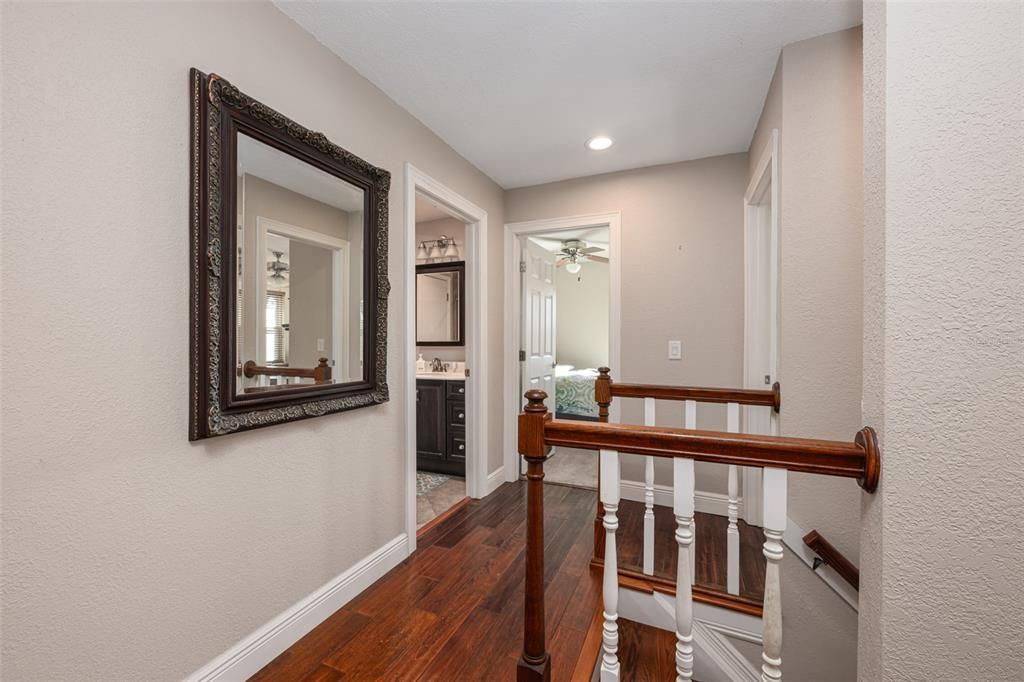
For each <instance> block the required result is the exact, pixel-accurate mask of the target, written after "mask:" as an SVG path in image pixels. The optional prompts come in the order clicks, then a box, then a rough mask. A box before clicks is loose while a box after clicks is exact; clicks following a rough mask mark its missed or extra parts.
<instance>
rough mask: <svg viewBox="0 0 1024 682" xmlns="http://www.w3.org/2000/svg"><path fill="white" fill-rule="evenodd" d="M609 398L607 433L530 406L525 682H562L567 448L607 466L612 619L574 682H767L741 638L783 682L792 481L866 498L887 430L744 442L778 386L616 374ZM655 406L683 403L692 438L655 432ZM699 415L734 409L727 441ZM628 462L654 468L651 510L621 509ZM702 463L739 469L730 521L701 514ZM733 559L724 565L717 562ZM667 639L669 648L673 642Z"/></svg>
mask: <svg viewBox="0 0 1024 682" xmlns="http://www.w3.org/2000/svg"><path fill="white" fill-rule="evenodd" d="M595 393H596V396H597V401H598V404H599V407H600V415H601V420H602V421H601V423H581V422H570V421H564V420H556V419H552V416H551V415H550V413H548V411H547V408H546V406H545V405H544V401H545V399H546V398H547V396H546V395H545V394H544V392H543V391H530V392H528V393H527V394H526V398H527V401H528V404H527V406H526V408H525V410H524V413H523V414H522V415H520V417H519V450H520V452H521V453H522V455H523V456H524V458H525V459H526V460H527V463H528V470H527V479H528V491H529V492H528V505H527V549H526V558H527V566H526V593H525V594H526V598H525V606H526V608H525V621H524V647H523V654H522V656H521V658H520V661H519V666H518V679H519V680H521V681H524V682H525V681H532V680H538V681H544V680H549V679H550V664H551V662H550V657H549V654H548V653H547V651H546V648H545V632H544V583H543V572H544V567H543V561H544V557H543V546H544V526H543V523H544V516H543V502H542V496H541V495H540V491H541V490H542V486H543V477H544V473H543V466H544V461H545V460H546V459H547V457H548V456H549V452H550V448H551V446H565V447H572V448H577V449H584V450H592V451H595V454H596V455H597V457H596V459H597V460H598V462H599V467H600V483H599V489H600V494H599V504H598V510H597V515H596V518H595V538H594V540H595V542H594V550H595V551H594V557H593V559H592V562H591V565H592V567H593V568H594V570H597V571H600V572H601V575H602V599H603V609H602V611H601V613H600V614H595V620H594V622H593V624H592V629H591V632H590V636H588V639H587V644H585V645H584V647H583V650H582V651H581V653H580V658H579V660H577V661H576V665H575V672H574V675H573V679H574V680H583V679H588V680H589V679H600V680H602V682H617V681H620V680H628V679H671V678H673V677H674V678H675V679H677V680H691V679H695V678H699V679H704V680H705V682H710V680H711V679H724V680H734V679H744V680H745V679H751V680H755V679H757V675H758V670H757V669H756V668H754V667H753V665H751V664H750V663H749V662H747V661H746V659H743V658H742V656H739V655H738V653H737V652H736V650H735V648H732V647H731V646H729V645H725V646H723V641H724V638H723V637H722V634H723V633H733V634H736V633H739V634H741V635H745V636H746V638H747V641H748V642H756V643H759V644H760V647H761V650H762V653H761V660H760V666H759V667H760V670H759V673H760V679H761V680H763V681H766V682H772V681H775V680H781V679H782V658H781V651H782V602H781V599H782V595H781V587H780V578H779V565H780V562H781V560H782V557H783V552H784V549H783V544H782V538H783V534H784V532H785V530H786V497H787V495H786V489H787V475H788V472H789V471H800V472H804V473H812V474H819V475H826V476H841V477H848V478H856V479H857V480H858V483H860V485H861V487H862V488H864V489H865V490H866V491H868V492H873V491H874V489H875V487H876V485H877V479H878V473H879V469H880V467H879V456H880V455H879V451H878V448H877V444H876V441H875V437H874V431H873V430H872V429H870V428H864V429H862V430H861V431H860V432H859V433H858V434H857V435H856V438H855V440H854V441H853V442H842V441H826V440H810V439H797V438H782V437H778V436H766V435H751V434H742V433H739V410H740V406H741V405H747V406H762V407H766V408H769V409H772V410H774V411H778V409H779V407H780V391H779V387H778V384H776V385H775V386H774V387H773V389H772V390H771V391H747V390H743V391H739V390H731V389H708V388H689V387H669V386H653V385H641V384H615V383H614V382H612V381H611V378H610V376H609V373H608V370H607V369H602V370H601V377H600V378H599V379H598V383H597V385H596V387H595ZM613 397H630V398H640V399H642V400H643V401H644V421H645V424H644V425H643V426H639V425H636V426H633V425H621V424H609V423H607V419H608V414H609V409H608V408H609V406H610V404H611V400H612V398H613ZM655 400H675V401H682V402H683V404H684V414H685V415H686V418H685V425H684V428H681V429H679V428H667V427H659V426H657V425H655V423H654V414H655V410H654V404H655ZM697 402H717V403H724V404H725V405H726V410H727V415H728V422H727V423H728V426H727V431H726V432H717V431H702V430H697V428H696V426H697V425H696V403H697ZM620 454H634V455H643V456H644V457H645V474H646V475H645V481H644V493H645V494H644V502H643V503H642V505H641V504H640V503H632V502H629V501H625V502H624V501H623V500H622V499H621V497H622V495H621V481H620ZM655 457H662V458H668V459H670V460H671V461H672V471H673V485H672V508H671V514H669V513H668V509H667V508H666V507H658V506H656V505H655V504H654V492H655V486H654V464H653V462H654V458H655ZM698 461H699V462H711V463H717V464H724V465H727V466H728V467H729V500H728V517H727V518H722V517H717V518H712V517H707V516H706V515H701V514H698V513H697V512H696V510H695V484H694V463H695V462H698ZM741 466H743V467H759V468H761V470H762V485H763V489H762V496H763V524H764V527H763V529H757V528H756V527H753V526H747V525H746V524H745V523H743V522H742V521H741V520H740V519H739V518H738V509H739V496H738V478H739V476H738V474H739V467H741ZM812 535H814V534H808V541H809V542H811V541H814V542H816V543H817V544H816V546H817V547H818V548H821V550H822V552H825V551H827V549H826V548H825V547H824V545H826V544H827V543H824V544H822V542H821V541H820V538H817V537H812ZM762 538H763V539H762ZM758 546H760V552H759V553H760V557H759V556H758V551H757V549H756V548H757V547H758ZM808 546H810V544H809V545H808ZM816 551H817V550H816ZM723 553H724V555H725V561H724V562H723V561H721V560H720V559H719V560H717V561H716V560H714V559H715V557H720V556H721V555H722V554H723ZM840 563H841V562H840V561H839V559H837V558H836V557H832V558H831V559H830V564H833V565H838V564H840ZM723 565H724V566H725V570H724V571H722V570H721V567H722V566H723ZM816 566H817V564H815V567H816ZM840 569H841V570H842V571H848V569H849V567H848V566H840ZM723 573H724V575H723ZM620 616H621V617H620ZM643 628H654V629H655V630H657V631H659V632H651V631H648V630H644V629H643ZM665 632H667V633H668V636H667V638H666V636H665V634H661V633H665ZM644 633H646V634H644ZM598 639H599V641H600V646H597V641H598ZM698 656H699V660H697V657H698ZM740 659H741V660H740ZM669 663H671V667H670V668H669V669H666V668H668V667H669ZM723 670H725V672H723ZM641 671H643V672H641ZM652 671H656V672H652ZM707 676H710V677H707Z"/></svg>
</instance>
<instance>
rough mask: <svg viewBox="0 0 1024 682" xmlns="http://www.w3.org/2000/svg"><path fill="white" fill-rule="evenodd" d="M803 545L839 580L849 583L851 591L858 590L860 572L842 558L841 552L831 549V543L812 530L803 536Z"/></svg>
mask: <svg viewBox="0 0 1024 682" xmlns="http://www.w3.org/2000/svg"><path fill="white" fill-rule="evenodd" d="M804 544H805V545H807V546H808V547H810V549H811V551H812V552H814V553H815V554H817V555H818V556H819V557H820V558H821V561H822V563H824V564H825V565H826V566H831V567H832V570H833V571H835V572H836V573H838V574H839V577H840V578H842V579H843V580H845V581H846V582H848V583H850V585H851V586H852V587H853V589H855V590H860V570H858V569H857V567H856V566H854V565H853V563H852V562H851V561H850V560H849V559H847V558H846V557H845V556H843V554H842V552H840V551H839V550H838V549H836V548H835V547H833V546H832V543H831V542H829V541H828V540H826V539H825V538H823V537H821V535H820V534H819V533H818V531H816V530H812V531H811V532H810V533H808V534H807V535H805V536H804ZM815 568H817V564H815Z"/></svg>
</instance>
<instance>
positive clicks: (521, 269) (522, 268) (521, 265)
mask: <svg viewBox="0 0 1024 682" xmlns="http://www.w3.org/2000/svg"><path fill="white" fill-rule="evenodd" d="M519 272H526V261H524V260H521V261H519Z"/></svg>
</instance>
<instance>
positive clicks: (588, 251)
mask: <svg viewBox="0 0 1024 682" xmlns="http://www.w3.org/2000/svg"><path fill="white" fill-rule="evenodd" d="M599 251H607V249H602V248H601V247H600V246H588V247H587V248H585V249H580V253H585V254H591V253H598V252H599Z"/></svg>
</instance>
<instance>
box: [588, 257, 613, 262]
mask: <svg viewBox="0 0 1024 682" xmlns="http://www.w3.org/2000/svg"><path fill="white" fill-rule="evenodd" d="M587 260H592V261H594V262H595V263H607V262H608V259H607V258H605V257H604V256H587Z"/></svg>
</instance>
